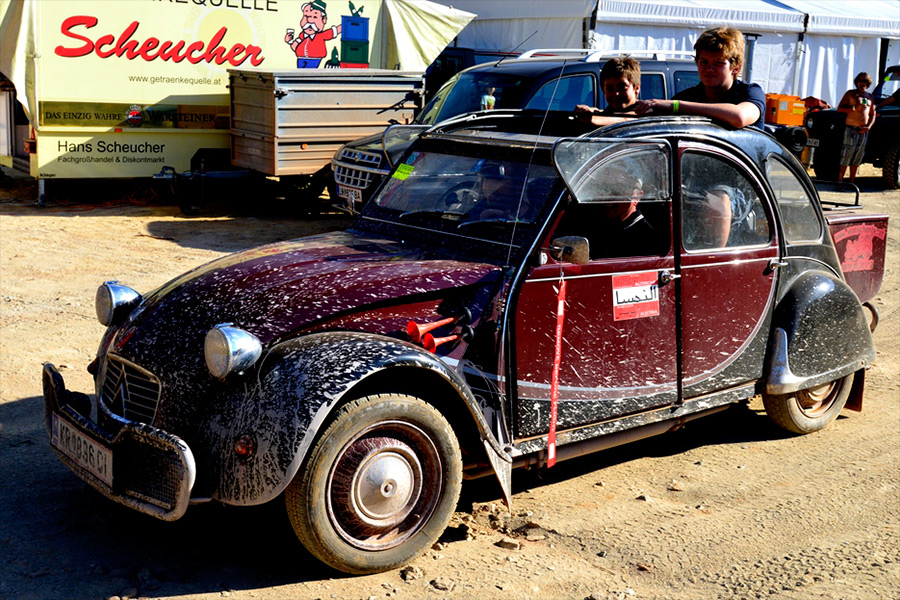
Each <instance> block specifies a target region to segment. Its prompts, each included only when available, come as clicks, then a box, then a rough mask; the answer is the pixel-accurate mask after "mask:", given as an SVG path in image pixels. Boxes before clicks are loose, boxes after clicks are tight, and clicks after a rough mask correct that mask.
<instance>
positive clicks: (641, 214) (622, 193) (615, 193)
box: [554, 148, 671, 260]
mask: <svg viewBox="0 0 900 600" xmlns="http://www.w3.org/2000/svg"><path fill="white" fill-rule="evenodd" d="M668 179H669V169H668V156H667V155H666V154H663V153H662V152H660V151H659V149H657V148H647V149H645V148H632V149H629V150H626V151H625V152H621V153H619V154H617V155H614V156H612V157H610V158H607V159H604V160H601V161H599V164H597V165H596V167H594V168H592V169H587V170H586V171H585V172H582V175H581V176H580V177H579V181H578V183H577V184H576V185H575V187H574V194H575V195H576V197H577V200H573V201H571V202H570V204H569V206H568V208H567V209H566V212H565V214H564V215H563V218H562V220H561V221H560V224H559V226H558V227H557V229H556V231H555V232H554V237H559V236H577V237H583V238H586V239H587V240H588V248H589V252H590V258H591V260H596V259H603V258H616V257H626V256H661V255H665V254H666V253H668V251H669V249H670V248H671V243H670V235H669V232H670V231H671V227H670V210H669V205H670V202H669V199H670V198H669V196H670V195H669V192H668V188H669V183H668Z"/></svg>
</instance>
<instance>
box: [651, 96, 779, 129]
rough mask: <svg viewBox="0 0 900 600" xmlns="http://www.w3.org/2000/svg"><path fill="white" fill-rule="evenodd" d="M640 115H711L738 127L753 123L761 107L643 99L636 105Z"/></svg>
mask: <svg viewBox="0 0 900 600" xmlns="http://www.w3.org/2000/svg"><path fill="white" fill-rule="evenodd" d="M675 102H678V111H677V112H675V110H674V109H675ZM635 112H636V113H637V114H638V115H646V114H650V113H653V114H660V115H665V114H679V115H698V116H702V117H709V118H710V119H716V120H717V121H722V122H724V123H727V124H728V125H731V126H732V127H734V128H736V129H740V128H741V127H746V126H747V125H753V124H754V123H756V122H757V121H758V120H759V118H760V116H762V115H761V113H760V110H759V107H758V106H757V105H756V104H754V103H753V102H750V101H746V102H741V103H740V104H727V103H720V104H706V103H704V102H689V101H687V100H641V101H640V102H638V103H637V106H636V107H635Z"/></svg>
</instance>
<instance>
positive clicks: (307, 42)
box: [284, 0, 341, 69]
mask: <svg viewBox="0 0 900 600" xmlns="http://www.w3.org/2000/svg"><path fill="white" fill-rule="evenodd" d="M302 10H303V17H302V18H301V19H300V34H299V35H298V36H297V37H296V38H294V30H293V29H288V30H287V35H285V36H284V41H285V43H287V44H288V45H289V46H290V47H291V50H293V51H294V54H296V55H297V68H298V69H317V68H318V67H319V63H320V62H322V59H323V58H325V57H326V56H328V51H327V50H326V49H325V42H327V41H328V40H333V39H334V38H336V37H337V36H339V35H340V34H341V26H340V25H335V26H334V27H331V28H329V29H327V30H326V29H325V23H327V22H328V16H327V15H326V14H325V2H324V1H323V0H312V1H311V2H307V3H305V4H304V5H303V7H302Z"/></svg>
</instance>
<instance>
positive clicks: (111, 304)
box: [94, 281, 142, 327]
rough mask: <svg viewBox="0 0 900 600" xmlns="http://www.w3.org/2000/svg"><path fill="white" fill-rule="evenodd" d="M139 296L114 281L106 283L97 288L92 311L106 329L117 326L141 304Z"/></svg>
mask: <svg viewBox="0 0 900 600" xmlns="http://www.w3.org/2000/svg"><path fill="white" fill-rule="evenodd" d="M141 300H142V298H141V295H140V294H138V293H137V292H136V291H134V290H133V289H131V288H130V287H128V286H127V285H119V284H118V282H115V281H107V282H106V283H104V284H103V285H101V286H100V287H98V288H97V295H96V296H95V298H94V309H95V310H96V311H97V320H99V321H100V323H102V324H103V325H106V326H107V327H109V326H111V325H118V324H120V323H121V322H122V321H124V320H125V317H127V316H128V315H129V314H131V311H133V310H134V309H135V308H136V307H137V306H138V304H140V303H141Z"/></svg>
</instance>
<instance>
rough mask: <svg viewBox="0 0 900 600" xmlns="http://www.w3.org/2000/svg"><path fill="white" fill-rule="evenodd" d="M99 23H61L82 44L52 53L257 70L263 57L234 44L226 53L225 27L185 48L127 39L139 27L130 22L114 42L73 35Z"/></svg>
mask: <svg viewBox="0 0 900 600" xmlns="http://www.w3.org/2000/svg"><path fill="white" fill-rule="evenodd" d="M98 22H99V20H98V19H97V17H91V16H86V15H77V16H73V17H69V18H67V19H66V20H64V21H63V22H62V26H61V27H60V29H61V31H62V34H63V35H65V36H66V37H70V38H72V39H75V40H79V41H81V42H84V43H83V44H82V45H81V46H78V47H75V48H69V47H66V46H57V47H56V49H55V50H54V52H55V53H56V54H57V55H58V56H63V57H66V58H77V57H79V56H86V55H88V54H90V53H91V52H93V53H95V54H96V55H97V56H99V57H100V58H109V57H111V56H116V57H119V58H121V57H123V56H124V57H125V58H126V59H128V60H134V59H135V58H142V59H144V60H146V61H148V62H149V61H154V60H157V59H159V60H163V61H172V62H174V63H179V62H181V61H183V60H185V59H186V60H187V61H188V62H189V63H191V64H197V63H201V62H206V63H215V64H217V65H221V64H223V63H225V62H228V63H230V64H231V65H233V66H235V67H237V66H239V65H241V64H243V63H244V61H246V60H247V59H249V60H250V64H251V65H253V66H254V67H258V66H259V65H260V64H261V63H262V62H263V60H265V57H264V56H263V55H262V48H260V47H259V46H254V45H253V44H240V43H236V44H233V45H232V46H231V48H229V49H227V50H226V49H225V47H224V46H219V43H220V42H221V41H222V38H224V37H225V34H226V33H228V28H227V27H221V28H219V30H218V31H217V32H216V33H215V34H214V35H213V36H212V38H210V40H209V42H208V43H207V42H201V41H196V42H192V43H190V44H187V42H185V41H184V40H178V41H170V40H166V41H162V42H161V41H160V40H159V39H158V38H155V37H148V38H147V39H145V40H143V42H141V41H139V40H136V39H134V40H133V39H131V37H132V36H133V35H134V34H135V32H136V31H137V29H138V26H139V25H140V23H138V22H137V21H132V23H131V24H130V25H129V26H128V27H126V28H125V31H123V32H122V33H121V34H120V35H119V38H118V40H117V39H116V37H115V36H114V35H113V34H105V35H101V36H100V37H98V38H97V40H96V42H95V41H94V40H92V39H91V38H89V37H86V36H85V35H81V34H80V33H77V32H76V31H73V30H77V29H80V28H83V29H90V28H92V27H95V26H96V25H97V23H98Z"/></svg>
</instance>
